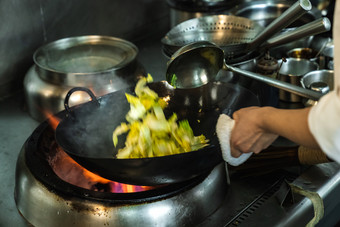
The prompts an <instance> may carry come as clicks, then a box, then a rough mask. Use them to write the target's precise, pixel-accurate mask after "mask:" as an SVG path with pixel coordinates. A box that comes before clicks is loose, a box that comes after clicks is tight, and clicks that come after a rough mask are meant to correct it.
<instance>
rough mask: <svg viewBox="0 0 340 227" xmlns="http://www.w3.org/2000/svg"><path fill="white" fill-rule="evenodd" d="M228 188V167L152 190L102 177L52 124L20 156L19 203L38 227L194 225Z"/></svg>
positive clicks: (34, 136) (44, 126)
mask: <svg viewBox="0 0 340 227" xmlns="http://www.w3.org/2000/svg"><path fill="white" fill-rule="evenodd" d="M63 114H64V112H61V113H59V114H58V115H57V116H58V117H60V118H61V117H62V115H63ZM227 188H228V183H227V178H226V171H225V166H224V164H223V163H222V164H220V165H218V166H216V167H215V168H214V169H213V170H212V171H211V172H210V173H208V174H206V175H202V176H199V177H196V178H194V179H191V180H189V181H186V182H181V183H176V184H167V185H159V186H152V187H150V186H135V185H126V184H121V183H119V182H113V181H110V180H107V179H104V178H101V177H99V176H97V175H95V174H94V173H91V172H89V171H88V170H86V169H84V168H83V167H81V166H80V165H79V164H77V163H76V162H75V161H73V159H71V158H70V157H69V156H68V155H67V154H66V153H65V152H64V151H63V150H62V149H61V148H60V147H59V146H58V144H57V143H56V142H55V139H54V130H53V128H52V127H51V126H50V124H49V122H48V120H47V121H45V122H43V123H42V124H40V125H39V126H38V127H37V128H36V130H35V131H34V132H33V133H32V135H31V136H30V137H29V138H28V139H27V141H26V142H25V144H24V146H23V147H22V150H21V152H20V155H19V157H18V160H17V166H16V186H15V200H16V204H17V208H18V210H19V212H20V213H21V215H22V216H23V217H24V218H25V220H26V221H27V222H28V223H29V224H31V225H33V226H46V224H47V223H48V224H49V226H61V225H66V226H69V225H72V226H84V225H86V226H136V225H138V226H156V225H162V226H163V225H164V226H193V225H197V224H199V223H201V222H203V221H204V220H205V219H207V218H208V217H209V216H210V215H211V214H212V213H214V211H216V210H217V209H218V208H219V207H220V206H221V203H222V202H223V200H224V198H225V195H226V193H227ZM207 198H209V199H208V200H207ZM207 201H208V202H207Z"/></svg>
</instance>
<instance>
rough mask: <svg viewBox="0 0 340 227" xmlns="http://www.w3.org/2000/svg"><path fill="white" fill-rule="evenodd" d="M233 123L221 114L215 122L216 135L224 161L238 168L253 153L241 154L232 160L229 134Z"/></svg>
mask: <svg viewBox="0 0 340 227" xmlns="http://www.w3.org/2000/svg"><path fill="white" fill-rule="evenodd" d="M234 123H235V121H234V120H233V119H232V118H230V117H229V116H228V115H226V114H221V115H220V116H219V118H218V120H217V124H216V133H217V138H218V140H219V143H220V146H221V150H222V156H223V159H224V161H226V162H227V163H228V164H229V165H232V166H238V165H241V164H242V163H244V162H245V161H247V159H248V158H249V157H250V156H251V155H252V154H253V153H243V154H242V155H241V156H240V157H238V158H234V157H233V156H231V153H230V134H231V130H232V129H233V127H234Z"/></svg>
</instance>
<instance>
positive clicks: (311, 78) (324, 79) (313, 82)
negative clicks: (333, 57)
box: [301, 69, 334, 93]
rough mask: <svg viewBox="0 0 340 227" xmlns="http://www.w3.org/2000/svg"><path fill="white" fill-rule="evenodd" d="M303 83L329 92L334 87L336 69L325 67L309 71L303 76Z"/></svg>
mask: <svg viewBox="0 0 340 227" xmlns="http://www.w3.org/2000/svg"><path fill="white" fill-rule="evenodd" d="M301 85H302V87H304V88H307V89H311V90H315V91H319V92H322V93H327V92H329V91H331V90H333V88H334V71H333V70H326V69H323V70H316V71H312V72H309V73H307V74H306V75H304V76H303V77H302V78H301Z"/></svg>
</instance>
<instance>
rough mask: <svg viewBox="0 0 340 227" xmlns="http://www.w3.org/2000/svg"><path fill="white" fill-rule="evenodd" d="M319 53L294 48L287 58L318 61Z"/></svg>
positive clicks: (309, 49)
mask: <svg viewBox="0 0 340 227" xmlns="http://www.w3.org/2000/svg"><path fill="white" fill-rule="evenodd" d="M317 54H318V53H317V52H316V51H315V50H313V49H312V48H308V47H302V48H294V49H292V50H290V51H288V52H287V56H288V57H290V58H302V59H307V60H312V59H316V58H315V57H316V55H317Z"/></svg>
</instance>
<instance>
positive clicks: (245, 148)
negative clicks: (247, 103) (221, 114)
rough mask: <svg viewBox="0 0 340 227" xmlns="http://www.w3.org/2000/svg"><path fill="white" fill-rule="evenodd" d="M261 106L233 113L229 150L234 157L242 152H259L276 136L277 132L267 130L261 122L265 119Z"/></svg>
mask: <svg viewBox="0 0 340 227" xmlns="http://www.w3.org/2000/svg"><path fill="white" fill-rule="evenodd" d="M265 117H266V116H265V114H263V111H262V108H261V107H247V108H243V109H240V110H238V111H236V112H235V113H234V114H233V119H234V120H235V125H234V128H233V130H232V132H231V137H230V151H231V155H232V156H233V157H235V158H237V157H239V156H240V155H241V154H242V153H248V152H253V153H259V152H260V151H262V150H263V149H265V148H267V147H268V146H269V145H271V144H272V143H273V142H274V140H275V139H276V138H277V137H278V135H277V134H274V133H271V132H268V131H266V130H265V129H264V127H263V125H262V123H263V122H264V120H265V119H263V118H265Z"/></svg>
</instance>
